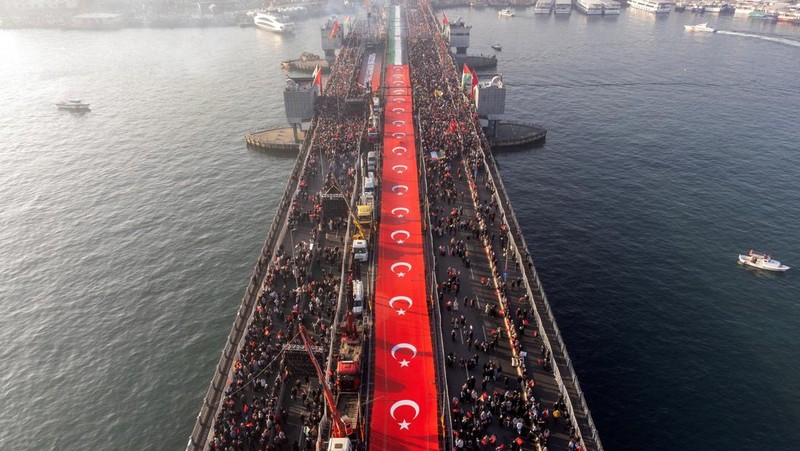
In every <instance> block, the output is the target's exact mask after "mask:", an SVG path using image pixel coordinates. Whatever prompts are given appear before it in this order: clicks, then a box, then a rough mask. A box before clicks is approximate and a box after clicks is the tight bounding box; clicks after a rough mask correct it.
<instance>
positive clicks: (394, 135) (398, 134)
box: [392, 132, 406, 139]
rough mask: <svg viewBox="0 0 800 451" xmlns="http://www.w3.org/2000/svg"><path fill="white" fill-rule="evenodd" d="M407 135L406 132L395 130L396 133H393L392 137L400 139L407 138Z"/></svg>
mask: <svg viewBox="0 0 800 451" xmlns="http://www.w3.org/2000/svg"><path fill="white" fill-rule="evenodd" d="M405 137H406V134H405V132H394V133H392V138H397V139H400V138H405Z"/></svg>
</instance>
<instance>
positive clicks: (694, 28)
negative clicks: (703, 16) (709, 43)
mask: <svg viewBox="0 0 800 451" xmlns="http://www.w3.org/2000/svg"><path fill="white" fill-rule="evenodd" d="M683 28H685V29H686V31H692V32H694V31H698V32H703V33H716V32H717V30H715V29H714V28H711V27H709V26H708V22H706V23H701V24H697V25H684V26H683Z"/></svg>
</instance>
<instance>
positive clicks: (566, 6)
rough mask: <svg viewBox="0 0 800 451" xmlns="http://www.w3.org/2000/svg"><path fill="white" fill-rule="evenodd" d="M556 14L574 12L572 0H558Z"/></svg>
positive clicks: (555, 8) (554, 9)
mask: <svg viewBox="0 0 800 451" xmlns="http://www.w3.org/2000/svg"><path fill="white" fill-rule="evenodd" d="M553 12H554V13H556V14H569V13H571V12H572V0H556V5H555V7H554V8H553Z"/></svg>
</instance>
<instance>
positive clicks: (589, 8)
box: [575, 0, 603, 16]
mask: <svg viewBox="0 0 800 451" xmlns="http://www.w3.org/2000/svg"><path fill="white" fill-rule="evenodd" d="M575 7H576V8H578V11H580V12H582V13H584V14H586V15H587V16H602V15H603V2H602V1H600V0H575Z"/></svg>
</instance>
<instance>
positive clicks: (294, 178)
mask: <svg viewBox="0 0 800 451" xmlns="http://www.w3.org/2000/svg"><path fill="white" fill-rule="evenodd" d="M315 128H316V119H314V120H313V121H312V124H311V128H310V129H309V131H308V133H306V136H305V139H304V140H303V144H302V146H301V151H300V153H299V154H298V155H297V160H295V165H294V167H293V168H292V173H291V175H290V176H289V182H288V183H287V184H286V188H285V189H284V192H283V196H282V197H281V202H280V204H279V205H278V208H277V212H276V214H275V216H274V217H273V218H272V224H271V225H270V229H269V232H268V233H267V238H266V239H265V240H264V244H263V246H262V247H261V254H260V255H259V258H258V262H257V263H256V265H255V267H254V268H253V272H252V275H251V277H250V281H249V283H248V285H247V289H246V290H245V294H244V296H243V297H242V302H241V304H240V305H239V310H238V312H237V314H236V319H235V320H234V322H233V326H232V327H231V331H230V333H229V334H228V340H227V341H226V342H225V347H224V348H223V351H222V355H221V356H220V359H219V361H218V362H217V366H216V368H215V371H214V376H213V378H212V379H211V382H210V384H209V387H208V390H207V391H206V395H205V397H203V405H202V407H201V408H200V413H199V414H198V415H197V420H196V421H195V425H194V428H193V429H192V434H191V436H190V437H189V442H188V443H187V444H186V449H187V450H201V449H204V448H205V446H206V443H207V442H208V434H209V432H210V431H211V426H212V425H213V423H214V420H215V416H216V413H217V411H218V410H219V406H220V405H221V403H222V398H223V397H222V393H223V392H224V390H225V386H226V385H227V381H228V378H229V376H230V373H231V367H232V364H233V361H234V360H235V357H236V355H237V352H238V349H239V345H240V343H241V341H242V339H243V337H244V331H245V330H246V329H247V323H248V321H249V319H250V316H251V314H252V312H253V308H254V306H255V303H256V302H255V301H256V298H257V295H258V290H259V288H260V287H261V284H262V283H263V279H264V275H265V274H266V270H267V268H268V267H269V264H270V262H271V260H272V258H273V256H274V254H275V251H276V250H277V249H276V243H280V242H282V241H283V239H284V237H285V234H286V227H282V226H283V225H284V224H285V222H286V216H287V214H288V210H289V207H290V206H291V203H292V200H293V198H294V193H295V192H296V191H297V189H298V186H299V182H300V174H301V173H302V170H303V168H304V167H305V165H306V164H307V160H308V154H309V149H310V148H311V143H312V140H313V138H312V136H313V130H314V129H315Z"/></svg>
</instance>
